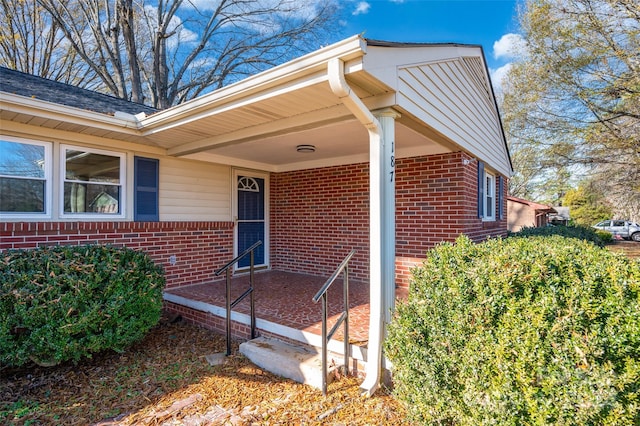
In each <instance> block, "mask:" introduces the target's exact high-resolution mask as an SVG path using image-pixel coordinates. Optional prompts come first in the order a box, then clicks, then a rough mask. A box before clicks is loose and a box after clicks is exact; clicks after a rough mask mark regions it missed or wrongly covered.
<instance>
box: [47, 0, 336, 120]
mask: <svg viewBox="0 0 640 426" xmlns="http://www.w3.org/2000/svg"><path fill="white" fill-rule="evenodd" d="M37 1H38V3H39V4H40V5H41V6H42V7H43V8H44V9H45V10H46V11H47V12H48V13H49V14H50V15H51V17H52V19H53V21H54V22H55V23H56V24H57V25H58V26H59V27H60V30H61V31H62V32H63V33H64V34H65V36H66V38H67V40H68V42H69V44H70V45H71V46H72V47H73V48H74V49H75V51H76V52H77V53H78V54H79V55H80V56H81V57H82V59H83V60H84V61H85V63H86V64H87V65H88V66H89V67H90V69H91V70H92V72H94V73H96V74H97V75H98V76H99V77H100V79H101V80H102V83H103V85H104V86H105V88H106V89H107V90H108V91H109V92H111V93H112V94H114V95H115V96H118V97H121V98H125V99H131V100H133V101H137V102H145V103H148V104H151V105H153V106H155V107H157V108H166V107H169V106H171V105H175V104H178V103H181V102H184V101H186V100H188V99H192V98H194V97H196V96H198V95H200V94H202V93H203V92H206V91H207V90H212V89H215V88H219V87H221V86H223V85H225V84H228V83H230V82H233V81H237V80H239V79H240V78H243V77H245V76H247V75H251V74H254V73H256V72H259V71H261V70H264V69H266V68H269V67H272V66H274V65H276V64H279V63H282V62H284V61H286V60H288V59H291V58H292V57H293V56H296V55H299V54H301V53H303V52H308V51H310V50H314V49H315V48H317V47H318V46H320V45H322V44H324V43H326V41H327V40H328V38H329V37H330V36H332V35H333V34H331V31H332V29H333V28H335V27H337V25H335V24H336V23H337V17H338V10H339V9H338V8H337V6H336V4H335V3H334V2H333V1H327V0H325V1H322V0H318V1H308V2H302V1H300V0H215V1H214V0H212V1H204V0H201V1H197V0H191V1H184V0H157V1H154V2H150V1H145V0H137V1H135V2H134V1H133V0H37Z"/></svg>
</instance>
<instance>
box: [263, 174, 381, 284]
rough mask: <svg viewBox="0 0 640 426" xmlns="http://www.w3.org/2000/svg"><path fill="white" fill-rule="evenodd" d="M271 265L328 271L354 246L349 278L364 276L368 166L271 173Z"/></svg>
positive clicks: (367, 242)
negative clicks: (354, 252) (354, 251)
mask: <svg viewBox="0 0 640 426" xmlns="http://www.w3.org/2000/svg"><path fill="white" fill-rule="evenodd" d="M270 181H271V188H270V194H271V210H270V211H271V222H270V224H271V232H270V234H271V238H270V240H271V264H272V266H273V269H278V270H282V271H294V272H305V273H309V274H317V275H326V276H327V277H328V276H329V275H330V274H331V273H332V272H333V270H334V269H335V268H336V267H337V266H338V265H339V264H340V262H341V261H342V259H343V258H344V257H345V256H346V255H347V254H349V252H350V251H351V249H355V250H356V254H355V256H354V257H353V258H352V260H351V263H350V273H351V277H352V278H354V279H359V280H368V271H369V265H368V253H369V165H368V164H365V163H362V164H353V165H347V166H337V167H325V168H319V169H310V170H300V171H294V172H285V173H274V174H272V175H271V180H270Z"/></svg>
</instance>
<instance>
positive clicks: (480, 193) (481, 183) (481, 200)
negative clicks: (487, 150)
mask: <svg viewBox="0 0 640 426" xmlns="http://www.w3.org/2000/svg"><path fill="white" fill-rule="evenodd" d="M478 217H479V218H483V217H484V163H483V162H482V161H478Z"/></svg>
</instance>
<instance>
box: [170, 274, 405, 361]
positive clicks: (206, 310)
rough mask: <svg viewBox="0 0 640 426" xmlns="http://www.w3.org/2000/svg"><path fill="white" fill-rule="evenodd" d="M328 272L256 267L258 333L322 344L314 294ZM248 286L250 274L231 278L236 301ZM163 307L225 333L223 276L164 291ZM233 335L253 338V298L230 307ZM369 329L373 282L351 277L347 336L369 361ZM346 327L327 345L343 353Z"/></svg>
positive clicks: (332, 318)
mask: <svg viewBox="0 0 640 426" xmlns="http://www.w3.org/2000/svg"><path fill="white" fill-rule="evenodd" d="M327 278H328V277H321V276H315V275H308V274H301V273H292V272H283V271H275V270H268V271H257V272H255V275H254V295H255V315H256V329H257V334H258V335H260V336H267V337H275V338H278V339H281V340H284V341H286V342H293V343H295V342H299V343H304V344H308V345H311V346H315V347H320V346H321V342H322V339H321V335H322V307H321V303H318V304H314V303H313V302H312V301H311V299H312V297H313V296H314V295H315V294H316V292H317V291H318V290H319V289H320V288H321V287H322V285H323V284H324V282H325V281H326V280H327ZM342 285H343V281H342V276H341V277H339V278H338V279H337V280H336V281H335V282H334V283H333V285H332V286H331V287H330V288H329V291H328V317H329V319H328V327H329V328H330V327H331V326H332V325H333V324H334V323H335V322H336V320H337V318H338V317H339V315H340V313H341V312H342V309H343V300H342V299H343V287H342ZM248 287H249V275H248V274H236V275H235V276H233V277H232V279H231V298H232V300H235V299H236V298H237V297H239V296H240V295H241V294H242V293H243V292H244V291H245V290H246V289H247V288H248ZM395 294H396V299H402V298H406V297H407V294H408V290H407V289H406V288H397V289H396V292H395ZM164 299H165V307H166V309H167V310H169V311H170V312H173V313H175V314H180V315H181V316H182V317H183V318H184V319H185V320H187V321H190V322H196V323H199V324H201V325H203V326H205V327H207V328H212V329H214V330H217V331H221V332H224V331H225V329H224V327H225V317H226V312H225V281H224V280H220V281H213V282H208V283H203V284H194V285H189V286H183V287H179V288H170V289H167V290H166V291H165V294H164ZM231 320H232V334H233V336H234V337H235V338H239V339H249V338H250V332H249V329H250V303H249V298H245V299H244V300H243V301H242V302H240V303H239V304H238V305H237V306H235V307H234V309H233V310H232V312H231ZM368 332H369V284H368V283H366V282H363V281H356V280H353V279H349V341H350V343H351V352H352V357H353V358H354V359H355V360H358V361H364V362H366V346H367V341H368ZM343 341H344V338H343V333H342V326H341V327H340V330H339V331H337V332H336V334H335V335H334V339H333V340H332V342H331V343H330V344H329V349H330V350H331V351H333V352H336V353H342V347H343V343H342V342H343Z"/></svg>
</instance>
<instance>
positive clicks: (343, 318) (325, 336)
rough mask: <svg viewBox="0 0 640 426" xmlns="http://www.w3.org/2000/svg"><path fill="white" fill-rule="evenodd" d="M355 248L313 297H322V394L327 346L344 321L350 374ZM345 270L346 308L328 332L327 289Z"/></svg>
mask: <svg viewBox="0 0 640 426" xmlns="http://www.w3.org/2000/svg"><path fill="white" fill-rule="evenodd" d="M355 252H356V251H355V250H351V253H349V254H348V255H347V257H345V258H344V260H343V261H342V263H340V266H338V268H337V269H336V270H335V272H334V273H333V275H331V277H330V278H329V279H328V280H327V281H326V282H325V283H324V285H323V286H322V287H321V288H320V290H319V291H318V292H317V293H316V295H315V296H313V298H312V299H311V300H312V301H313V303H318V301H319V300H320V298H322V394H323V395H326V394H327V373H328V372H327V352H328V349H327V346H328V345H329V341H330V340H331V338H332V337H333V335H334V334H335V332H336V331H337V330H338V327H340V325H341V324H343V323H344V368H345V374H349V356H350V350H349V349H350V346H349V261H350V260H351V258H352V257H353V255H354V254H355ZM342 271H344V279H343V284H342V287H343V303H344V310H343V311H342V313H341V314H340V318H338V320H337V321H336V323H335V324H334V325H333V327H332V328H331V331H330V332H329V333H327V310H328V309H327V291H328V290H329V287H331V284H333V282H334V281H335V280H336V278H338V275H340V273H341V272H342Z"/></svg>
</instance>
